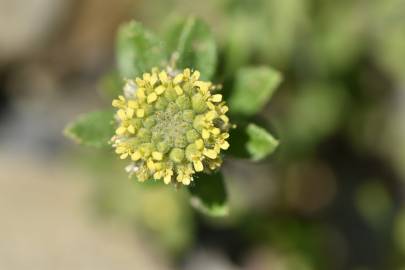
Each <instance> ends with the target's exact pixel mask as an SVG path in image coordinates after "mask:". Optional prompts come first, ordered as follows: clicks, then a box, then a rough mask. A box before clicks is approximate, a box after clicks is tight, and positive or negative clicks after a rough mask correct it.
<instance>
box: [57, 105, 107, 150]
mask: <svg viewBox="0 0 405 270" xmlns="http://www.w3.org/2000/svg"><path fill="white" fill-rule="evenodd" d="M112 119H113V112H112V111H111V110H106V111H95V112H91V113H87V114H84V115H82V116H80V117H79V118H78V119H77V120H75V121H74V122H72V123H70V124H68V125H67V126H66V128H65V130H64V134H65V136H66V137H68V138H70V139H72V140H74V141H75V142H77V143H79V144H83V145H86V146H93V147H97V148H102V147H106V146H108V141H109V140H110V138H111V137H112V136H113V135H114V128H113V126H112Z"/></svg>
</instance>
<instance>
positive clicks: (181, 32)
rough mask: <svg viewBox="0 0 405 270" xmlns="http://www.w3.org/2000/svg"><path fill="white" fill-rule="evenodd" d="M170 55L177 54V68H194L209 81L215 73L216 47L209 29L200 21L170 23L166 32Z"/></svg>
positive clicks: (186, 20)
mask: <svg viewBox="0 0 405 270" xmlns="http://www.w3.org/2000/svg"><path fill="white" fill-rule="evenodd" d="M166 42H167V45H168V48H169V51H170V52H171V53H177V57H178V59H177V62H176V67H177V68H187V67H190V68H194V69H197V70H199V71H200V72H201V78H202V79H204V80H209V79H211V77H212V76H213V75H214V73H215V69H216V64H217V47H216V43H215V38H214V36H213V34H212V33H211V31H210V28H209V27H208V26H207V25H206V24H205V23H204V22H203V21H201V20H199V19H197V18H194V17H189V18H187V19H182V20H177V21H175V22H174V23H171V25H170V26H169V28H168V30H167V32H166Z"/></svg>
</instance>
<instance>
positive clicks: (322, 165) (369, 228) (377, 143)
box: [95, 0, 405, 270]
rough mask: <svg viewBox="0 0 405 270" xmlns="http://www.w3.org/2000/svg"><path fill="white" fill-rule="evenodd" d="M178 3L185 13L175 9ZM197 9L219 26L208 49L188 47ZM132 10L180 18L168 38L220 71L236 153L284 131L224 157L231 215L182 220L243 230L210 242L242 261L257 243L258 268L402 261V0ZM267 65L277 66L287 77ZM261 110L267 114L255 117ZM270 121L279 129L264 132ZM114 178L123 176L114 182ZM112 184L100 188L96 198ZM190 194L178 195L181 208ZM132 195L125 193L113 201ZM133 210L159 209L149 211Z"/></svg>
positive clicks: (230, 2) (228, 1) (167, 4)
mask: <svg viewBox="0 0 405 270" xmlns="http://www.w3.org/2000/svg"><path fill="white" fill-rule="evenodd" d="M152 3H153V4H152ZM174 9H175V10H176V13H178V16H176V15H172V14H168V12H167V11H168V10H174ZM190 13H192V14H195V15H197V16H199V17H202V18H204V19H205V21H207V24H208V25H210V26H211V28H212V29H213V31H214V34H215V36H216V37H217V40H219V46H218V48H217V49H213V47H212V44H211V41H210V40H211V38H212V37H211V35H210V34H206V33H204V34H203V35H202V37H204V38H202V40H201V42H202V43H203V44H205V45H204V46H202V49H204V50H203V53H204V59H199V60H198V59H197V60H196V59H194V57H197V56H189V57H186V58H184V57H185V56H184V55H186V54H189V53H190V52H189V51H188V50H189V49H187V48H190V41H189V38H192V37H193V35H194V34H195V33H197V32H200V31H202V32H204V29H205V26H197V25H198V23H197V25H196V22H195V21H194V19H189V20H186V21H184V20H183V19H181V18H183V17H184V16H185V15H189V14H190ZM135 15H136V16H137V17H139V18H142V21H144V23H145V25H151V26H155V28H159V29H160V28H161V25H162V24H163V25H165V24H166V23H165V22H166V21H168V22H170V21H172V22H173V21H174V22H177V23H174V26H172V24H171V23H167V24H168V26H167V29H172V30H170V31H168V32H167V33H169V34H170V33H171V34H170V35H171V37H172V38H173V39H174V41H169V44H172V45H170V47H171V48H179V47H180V49H178V50H179V51H180V52H182V51H184V52H187V51H188V52H187V53H185V54H184V55H183V54H180V55H179V59H187V61H188V60H191V59H193V60H192V61H193V65H200V68H201V69H203V70H205V76H207V77H210V76H212V75H214V73H215V72H214V71H216V74H215V76H214V77H213V78H215V79H217V80H218V81H219V82H220V83H223V90H224V92H229V93H227V97H228V101H229V104H230V107H231V112H232V113H234V114H235V115H234V118H235V120H236V122H237V125H238V129H235V130H233V131H232V133H233V134H231V139H232V142H231V148H230V150H229V152H230V153H232V155H234V156H236V157H242V158H246V159H247V160H249V159H251V158H252V157H253V159H261V158H262V157H263V156H264V155H265V154H268V153H270V152H272V151H273V150H274V149H273V148H274V146H275V145H277V141H278V140H280V141H281V142H282V144H281V147H280V149H279V151H278V152H277V153H276V155H275V156H273V158H272V160H266V159H264V160H262V161H261V162H260V163H258V164H251V163H250V162H248V161H247V160H246V163H245V164H244V165H243V166H240V163H236V164H234V163H233V160H232V159H230V160H229V161H228V163H227V164H226V165H227V166H228V173H226V174H225V178H226V179H225V182H226V185H227V186H228V189H229V190H232V193H230V194H229V196H228V197H229V198H228V199H229V200H230V217H229V218H227V219H222V220H217V222H211V221H207V220H205V219H203V220H200V219H198V218H197V219H195V218H194V217H190V216H189V219H187V221H184V223H183V224H182V226H184V228H187V230H186V231H187V232H189V233H190V232H194V231H193V228H194V226H196V225H197V226H199V227H203V228H205V227H209V228H210V229H207V231H208V232H207V231H204V232H203V233H202V234H203V235H204V237H205V238H209V237H212V238H214V239H215V238H216V237H217V234H215V233H212V231H214V232H217V231H216V230H219V231H220V232H221V233H224V234H227V233H230V234H231V237H230V239H228V240H229V241H230V242H231V243H233V242H232V241H231V240H234V239H242V240H241V241H242V242H243V244H244V245H241V246H242V247H240V246H237V245H234V246H232V247H228V246H226V245H224V244H223V243H218V242H219V240H218V242H216V243H217V244H218V245H219V246H220V247H221V248H223V249H224V250H226V252H229V253H230V254H231V255H232V254H234V253H236V254H237V255H238V256H237V257H238V259H237V260H236V261H237V263H240V264H241V265H247V266H246V268H248V267H249V266H250V267H251V268H248V269H256V268H254V267H253V266H252V265H248V263H249V259H248V258H250V257H249V256H252V257H253V259H252V260H254V261H255V263H256V264H253V265H254V266H257V265H260V266H261V267H262V268H258V269H283V270H284V269H286V270H297V269H328V270H334V269H337V270H340V269H403V267H404V265H405V262H404V254H405V251H404V250H405V244H404V243H405V240H404V239H405V237H404V235H405V230H404V228H405V218H404V213H403V212H404V210H403V180H404V179H405V170H404V169H403V168H404V167H405V155H404V153H405V144H404V143H403V138H404V136H405V128H404V124H403V120H404V110H403V109H402V108H403V103H404V102H405V98H404V94H402V92H403V83H404V75H405V64H404V63H405V61H404V59H405V32H404V29H405V4H404V1H402V0H387V1H377V0H374V1H350V0H343V1H332V0H286V1H277V0H252V1H244V0H218V1H215V0H207V1H203V2H195V1H193V2H192V3H190V1H187V0H172V1H165V0H155V1H152V2H151V3H145V5H144V9H141V10H139V11H136V12H135ZM156 18H159V20H157V19H156ZM179 18H180V19H179ZM165 34H166V33H165ZM165 34H164V35H162V36H165ZM177 37H182V39H181V40H182V41H181V40H180V41H181V42H179V40H177V39H176V38H177ZM168 40H170V39H169V38H168ZM176 41H177V42H176ZM216 54H218V56H219V58H218V61H217V62H215V61H216V60H214V58H215V59H217V58H216V57H213V55H216ZM152 55H153V54H152ZM167 61H170V59H169V58H167ZM187 61H186V60H184V62H186V63H187ZM181 62H183V60H182V61H181ZM207 63H215V64H212V65H211V64H207ZM187 64H188V63H187ZM263 65H264V66H272V67H275V68H277V69H278V70H280V73H281V74H283V83H282V84H280V83H281V82H280V79H281V77H280V75H279V73H278V72H276V71H274V70H272V69H268V68H261V67H260V66H263ZM214 66H215V68H214ZM252 66H253V67H254V68H251V67H252ZM255 66H259V68H256V67H255ZM207 67H208V68H207ZM205 68H207V69H205ZM256 69H260V72H256V71H257V70H256ZM261 74H264V75H263V76H262V75H261ZM262 77H263V78H264V79H263V78H262ZM106 80H107V79H106ZM267 83H269V84H271V86H269V87H263V88H262V89H258V88H257V87H256V86H255V84H260V85H266V84H267ZM279 84H280V90H279V91H277V92H276V93H275V94H274V96H273V90H274V89H275V88H276V87H277V86H278V85H279ZM107 85H111V84H107ZM252 85H253V87H252ZM117 87H118V86H117ZM270 97H273V99H272V102H271V103H270V105H268V104H269V103H268V99H269V98H270ZM257 113H259V116H258V115H257ZM263 119H264V120H265V121H264V123H265V124H263V125H260V126H255V125H254V124H250V123H255V124H256V123H263V121H262V120H263ZM269 122H271V123H272V125H273V126H272V128H273V129H274V130H275V131H276V132H275V134H277V136H276V137H277V139H274V138H273V136H271V135H270V134H267V133H262V132H261V130H262V128H264V127H266V128H267V125H266V123H267V124H268V123H269ZM249 124H250V125H249ZM247 127H250V129H247ZM252 127H253V128H252ZM253 133H258V134H259V135H258V134H256V135H252V136H249V135H251V134H253ZM242 146H245V147H242ZM260 169H261V170H260ZM263 179H264V180H263ZM116 182H122V181H115V182H112V183H111V185H115V184H116ZM99 185H100V186H102V184H100V183H96V184H95V186H99ZM111 190H113V188H112V187H111V188H110V187H107V188H105V189H104V190H103V192H105V193H104V194H103V193H102V192H101V191H100V198H101V197H104V198H105V194H106V193H108V192H109V191H111ZM125 192H127V190H120V191H118V192H116V193H113V194H112V195H111V200H112V201H114V200H118V199H121V198H120V197H121V196H122V194H124V193H125ZM162 192H163V191H162ZM136 196H138V195H133V197H136ZM107 197H108V196H107ZM133 197H131V196H128V198H131V199H128V201H131V200H133ZM139 198H147V196H144V197H142V196H139ZM176 198H178V197H176ZM325 198H326V199H325ZM187 199H188V198H186V199H185V198H182V200H185V201H187ZM146 200H148V199H146ZM232 200H238V201H237V202H232ZM185 201H181V203H179V204H178V205H177V207H179V209H181V211H186V212H187V211H189V210H184V208H187V207H184V205H188V204H187V203H186V204H185ZM219 201H221V200H219ZM212 205H215V204H214V203H213V204H212ZM220 205H223V204H220ZM235 206H239V207H240V208H241V209H242V210H241V209H232V207H235ZM126 207H128V206H127V203H122V204H117V205H116V207H115V208H114V209H113V210H112V212H120V211H123V210H122V209H125V208H126ZM121 208H122V209H121ZM127 213H128V216H131V217H132V218H134V219H137V220H148V215H150V216H152V217H149V218H151V219H152V220H154V219H155V218H156V219H158V218H159V217H154V215H158V214H159V213H157V211H152V210H149V212H147V213H146V212H143V214H142V215H141V214H140V213H138V212H137V211H134V212H132V210H131V211H128V212H127ZM140 216H141V217H142V218H139V217H140ZM194 222H196V224H195V223H194ZM218 228H220V229H218ZM224 228H225V229H224ZM165 229H166V230H167V231H166V233H168V234H170V233H173V234H175V235H177V232H176V231H175V230H173V231H170V229H169V228H168V227H165ZM221 229H222V230H221ZM183 233H184V232H183ZM210 233H212V235H210ZM198 236H199V235H197V237H198ZM188 239H189V241H192V240H190V239H191V237H190V238H188ZM178 241H179V243H181V242H182V240H181V239H179V240H178ZM195 241H199V240H198V239H197V240H195ZM200 241H201V239H200ZM258 250H259V251H258ZM183 251H184V250H183ZM183 254H188V253H187V252H185V253H183ZM252 254H253V255H252ZM261 254H264V255H261Z"/></svg>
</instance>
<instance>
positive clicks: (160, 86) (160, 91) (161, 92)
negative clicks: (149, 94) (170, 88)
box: [155, 85, 166, 95]
mask: <svg viewBox="0 0 405 270" xmlns="http://www.w3.org/2000/svg"><path fill="white" fill-rule="evenodd" d="M165 89H166V88H165V87H164V86H163V85H159V86H158V87H156V88H155V93H156V94H158V95H161V94H163V92H164V91H165Z"/></svg>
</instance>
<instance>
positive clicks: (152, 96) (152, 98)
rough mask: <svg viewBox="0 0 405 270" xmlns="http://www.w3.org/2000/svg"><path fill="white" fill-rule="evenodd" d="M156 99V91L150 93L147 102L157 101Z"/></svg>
mask: <svg viewBox="0 0 405 270" xmlns="http://www.w3.org/2000/svg"><path fill="white" fill-rule="evenodd" d="M156 99H157V94H156V93H155V92H152V93H150V94H149V95H148V99H147V102H148V103H149V104H150V103H152V102H154V101H156Z"/></svg>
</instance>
